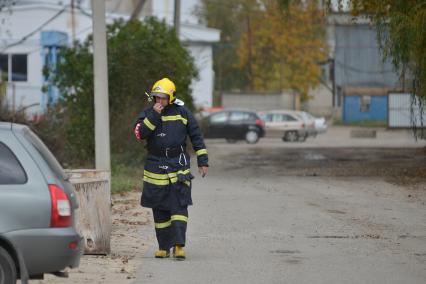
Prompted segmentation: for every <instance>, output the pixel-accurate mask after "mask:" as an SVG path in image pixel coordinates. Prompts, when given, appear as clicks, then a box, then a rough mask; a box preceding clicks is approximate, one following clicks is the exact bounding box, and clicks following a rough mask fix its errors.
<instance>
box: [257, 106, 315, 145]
mask: <svg viewBox="0 0 426 284" xmlns="http://www.w3.org/2000/svg"><path fill="white" fill-rule="evenodd" d="M259 115H260V117H261V118H262V119H263V120H264V121H265V128H266V133H267V136H270V137H277V136H279V137H281V138H282V140H283V141H285V142H295V141H305V140H306V138H307V137H308V136H309V135H312V128H311V127H310V126H308V123H309V125H312V127H313V123H314V121H312V122H311V121H308V120H305V119H304V118H303V116H302V114H301V113H298V112H296V111H291V110H272V111H264V112H259Z"/></svg>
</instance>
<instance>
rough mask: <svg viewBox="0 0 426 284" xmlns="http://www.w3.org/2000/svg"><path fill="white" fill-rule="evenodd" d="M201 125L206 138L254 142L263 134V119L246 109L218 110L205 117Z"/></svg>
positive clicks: (231, 141) (230, 141)
mask: <svg viewBox="0 0 426 284" xmlns="http://www.w3.org/2000/svg"><path fill="white" fill-rule="evenodd" d="M201 125H202V128H203V133H204V136H205V137H206V138H225V139H226V140H227V141H228V142H229V143H233V142H236V141H238V140H246V141H247V143H250V144H254V143H257V142H258V141H259V139H260V138H261V137H263V136H264V135H265V129H264V125H265V124H264V122H263V120H262V119H261V118H260V117H259V116H258V115H257V114H256V112H254V111H248V110H223V111H218V112H215V113H213V114H211V115H209V116H208V117H206V118H205V119H204V120H203V121H202V123H201Z"/></svg>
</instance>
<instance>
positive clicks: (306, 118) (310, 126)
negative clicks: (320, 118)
mask: <svg viewBox="0 0 426 284" xmlns="http://www.w3.org/2000/svg"><path fill="white" fill-rule="evenodd" d="M294 112H295V113H296V115H297V116H299V117H300V118H301V119H302V120H303V122H304V123H305V130H306V133H307V136H306V138H307V137H309V136H313V137H316V136H317V134H318V133H317V129H316V128H315V117H313V116H312V115H311V114H310V113H307V112H306V111H294Z"/></svg>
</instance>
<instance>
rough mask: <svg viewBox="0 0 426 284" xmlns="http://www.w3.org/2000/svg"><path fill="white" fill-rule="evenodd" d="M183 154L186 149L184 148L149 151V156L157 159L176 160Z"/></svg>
mask: <svg viewBox="0 0 426 284" xmlns="http://www.w3.org/2000/svg"><path fill="white" fill-rule="evenodd" d="M182 153H185V148H184V147H183V146H179V147H170V148H155V149H148V154H150V155H153V156H157V157H166V158H176V157H179V156H180V155H181V154H182Z"/></svg>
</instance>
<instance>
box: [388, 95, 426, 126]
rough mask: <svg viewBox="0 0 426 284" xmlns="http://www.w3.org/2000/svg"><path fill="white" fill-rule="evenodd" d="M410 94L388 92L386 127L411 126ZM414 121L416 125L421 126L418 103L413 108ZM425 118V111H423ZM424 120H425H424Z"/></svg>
mask: <svg viewBox="0 0 426 284" xmlns="http://www.w3.org/2000/svg"><path fill="white" fill-rule="evenodd" d="M412 99H413V98H412V96H411V95H410V94H407V93H389V104H388V108H389V119H388V127H392V128H409V127H412V120H411V119H412V118H411V102H412ZM413 114H414V117H413V119H414V121H415V124H416V126H417V127H420V126H421V120H420V108H419V106H418V105H416V106H414V108H413ZM423 117H425V120H426V113H425V112H423ZM425 122H426V121H425Z"/></svg>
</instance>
